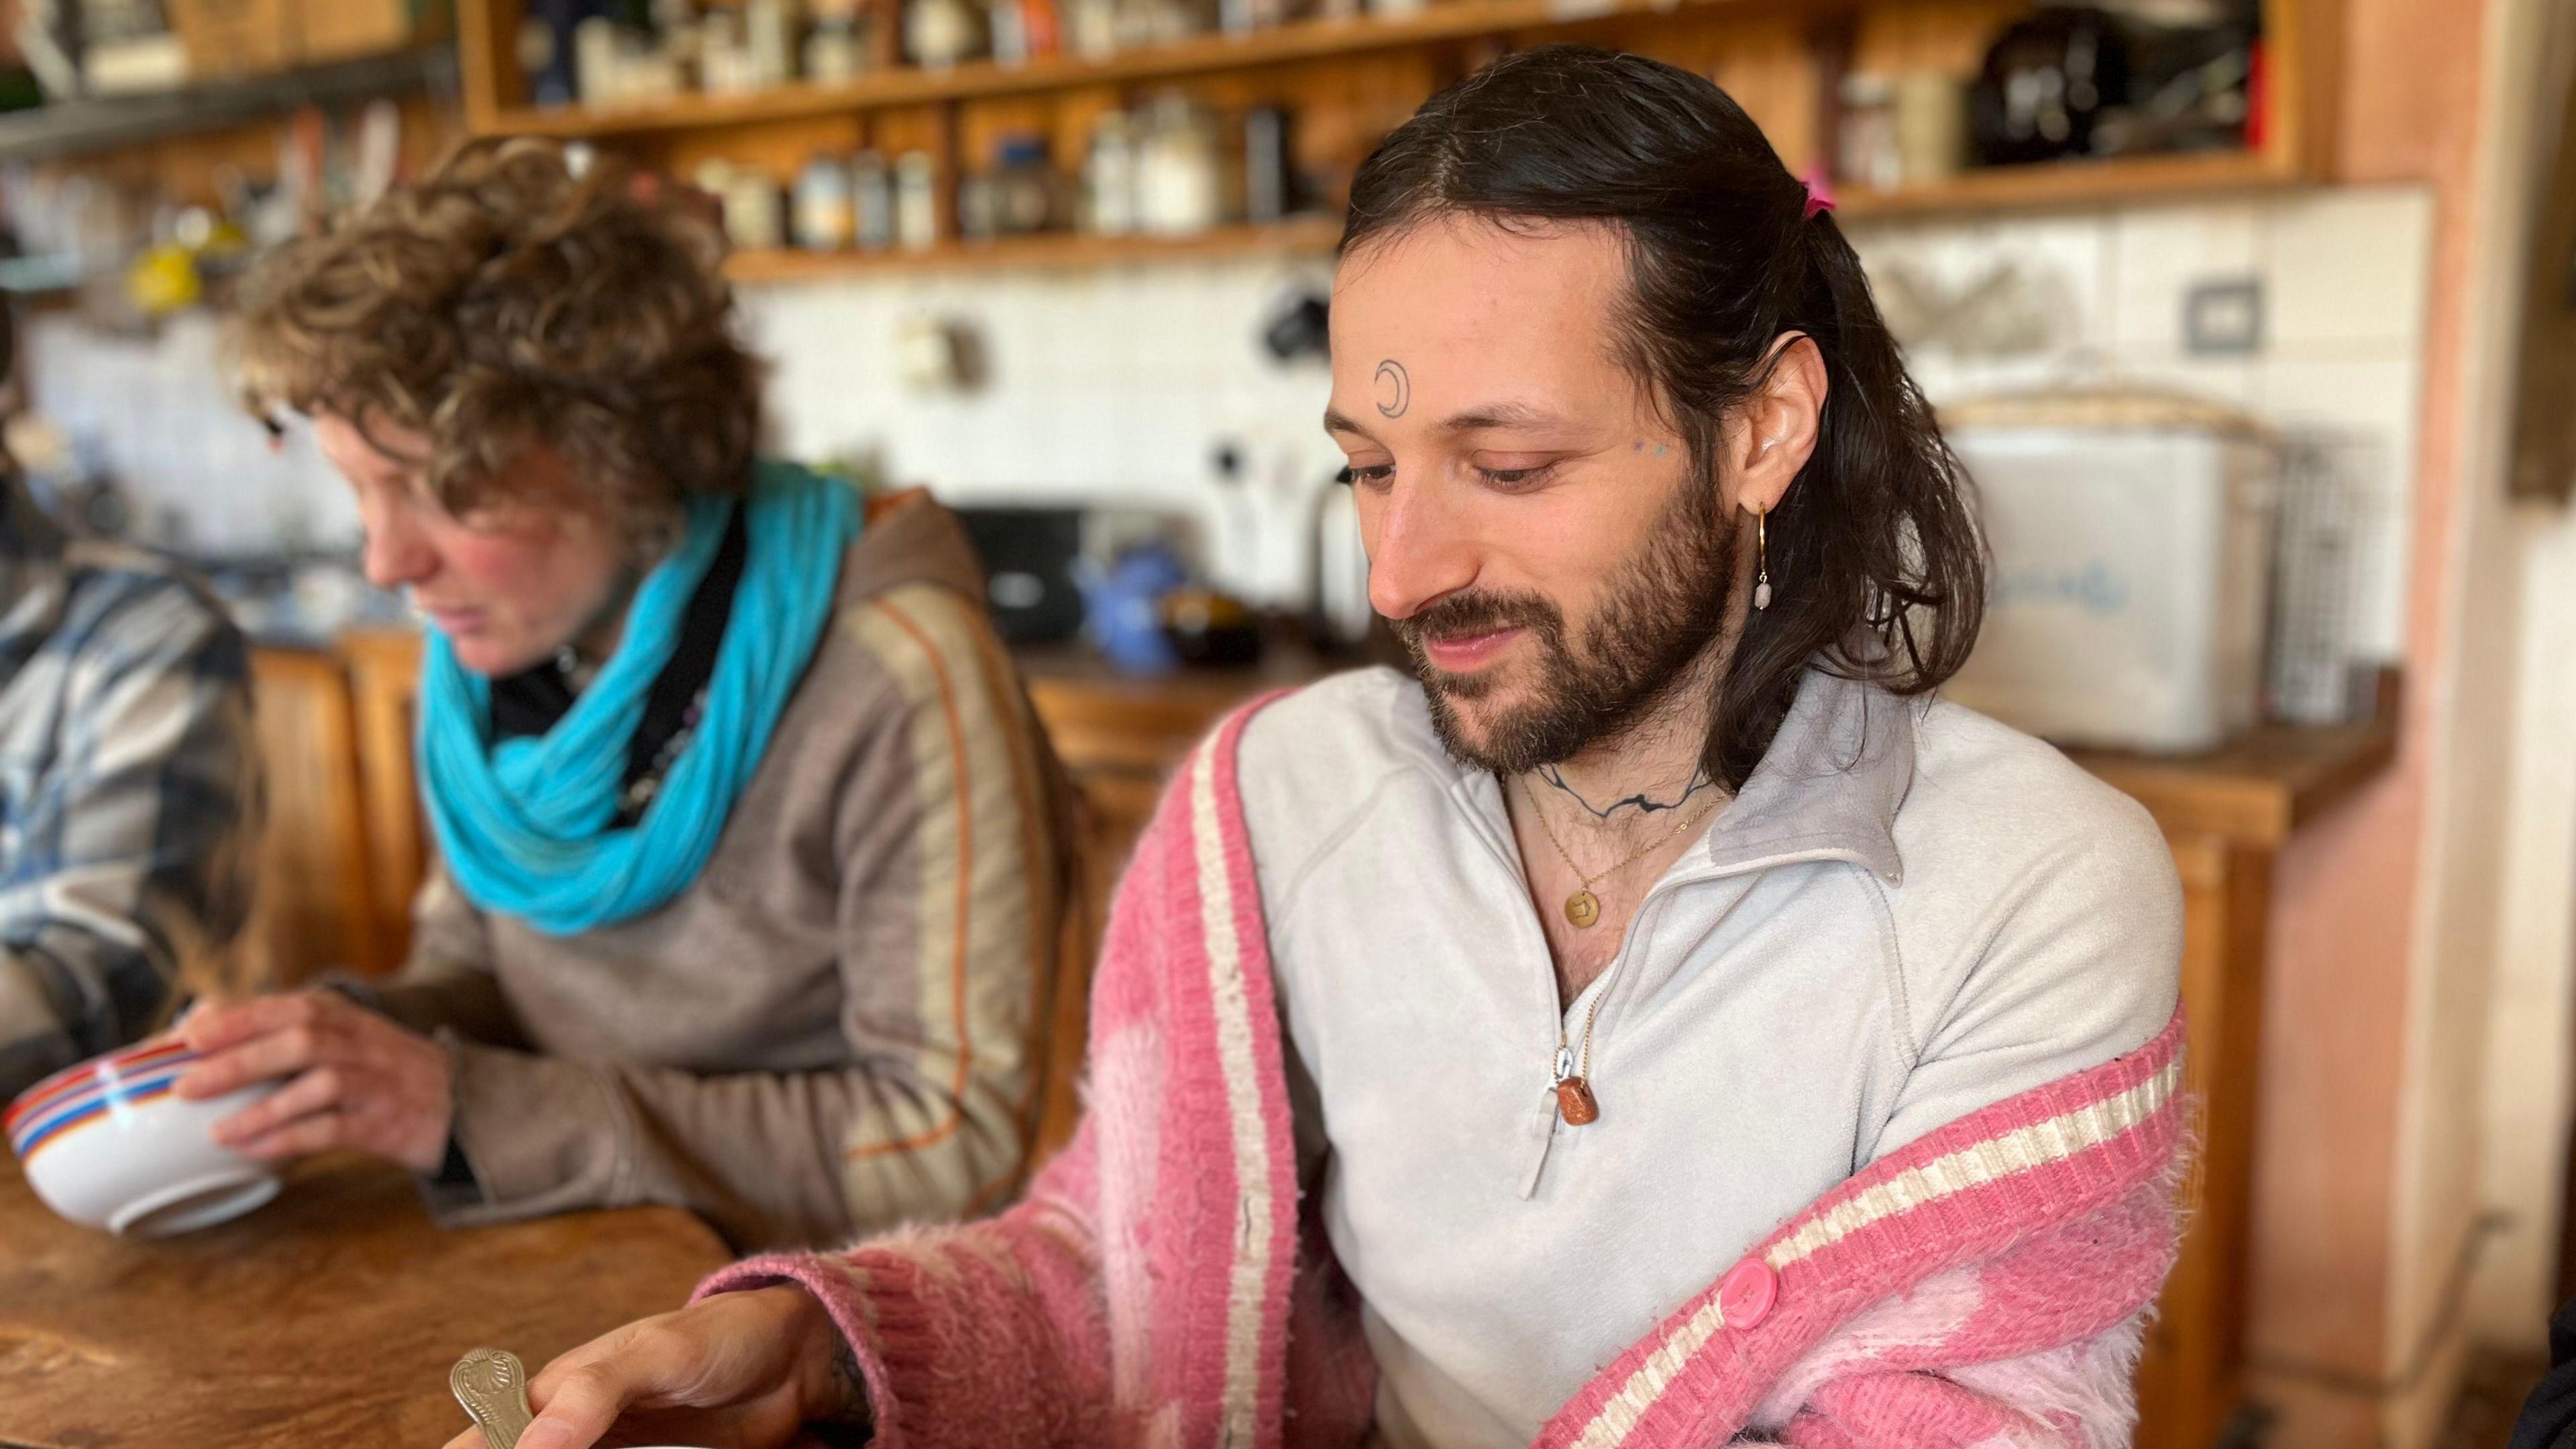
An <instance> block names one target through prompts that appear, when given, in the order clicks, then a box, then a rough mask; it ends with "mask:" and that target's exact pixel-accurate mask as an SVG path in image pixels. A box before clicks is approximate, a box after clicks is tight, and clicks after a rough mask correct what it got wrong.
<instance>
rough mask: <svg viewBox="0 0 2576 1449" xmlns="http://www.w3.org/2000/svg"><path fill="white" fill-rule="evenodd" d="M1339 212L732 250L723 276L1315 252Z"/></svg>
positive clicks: (771, 277) (1334, 236)
mask: <svg viewBox="0 0 2576 1449" xmlns="http://www.w3.org/2000/svg"><path fill="white" fill-rule="evenodd" d="M1341 235H1342V223H1341V220H1340V218H1338V217H1325V216H1316V217H1299V218H1297V219H1295V220H1292V221H1283V222H1276V223H1272V224H1267V225H1261V226H1224V227H1218V228H1216V229H1215V230H1213V231H1205V232H1200V233H1198V234H1197V235H1195V236H1182V237H1164V236H1084V235H1081V234H1079V233H1074V232H1048V233H1043V234H1040V235H1037V236H1017V237H997V238H995V239H993V240H991V241H944V242H941V243H940V244H939V245H937V246H935V247H932V248H929V249H928V250H925V251H899V250H898V251H875V252H862V251H832V252H807V251H795V250H791V249H784V248H782V249H780V250H776V251H757V252H736V253H734V254H733V255H732V256H730V257H728V258H726V259H725V275H726V276H728V277H730V278H732V279H733V280H734V281H736V282H747V283H763V282H802V281H814V280H819V279H821V278H825V277H842V276H852V275H864V274H869V273H881V272H909V271H951V270H980V269H986V268H996V267H1041V268H1045V267H1097V266H1112V265H1116V264H1119V263H1122V262H1156V261H1171V260H1178V259H1183V258H1217V257H1239V256H1260V255H1264V254H1270V253H1279V254H1290V255H1295V254H1306V255H1316V256H1320V255H1323V254H1324V253H1327V252H1330V251H1331V250H1332V249H1333V245H1334V243H1336V242H1338V241H1339V240H1340V239H1341Z"/></svg>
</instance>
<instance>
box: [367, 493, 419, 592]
mask: <svg viewBox="0 0 2576 1449" xmlns="http://www.w3.org/2000/svg"><path fill="white" fill-rule="evenodd" d="M358 523H359V526H360V527H362V528H364V529H365V530H366V535H367V546H366V549H365V551H364V553H363V554H362V555H361V566H362V567H363V568H364V569H365V571H366V575H367V582H368V583H371V584H374V585H375V586H376V587H377V588H380V589H400V588H408V587H410V586H412V585H414V584H418V583H421V582H424V581H425V580H427V579H428V578H429V577H430V575H432V574H435V573H437V572H438V550H437V549H435V548H434V547H432V546H431V544H430V541H429V535H428V534H427V533H426V532H425V531H423V530H422V528H421V526H420V521H419V519H417V518H416V517H414V516H413V512H412V508H411V504H410V502H409V501H408V500H402V499H362V500H361V501H360V503H359V505H358Z"/></svg>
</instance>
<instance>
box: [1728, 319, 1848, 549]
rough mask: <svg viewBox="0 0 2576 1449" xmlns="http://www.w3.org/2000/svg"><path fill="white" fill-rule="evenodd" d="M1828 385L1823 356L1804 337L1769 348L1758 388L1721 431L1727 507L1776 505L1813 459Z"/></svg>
mask: <svg viewBox="0 0 2576 1449" xmlns="http://www.w3.org/2000/svg"><path fill="white" fill-rule="evenodd" d="M1828 386H1829V384H1828V383H1827V382H1826V379H1825V359H1824V354H1822V353H1820V352H1818V351H1817V350H1816V344H1815V343H1814V342H1813V341H1812V340H1810V339H1809V338H1808V337H1807V335H1806V334H1805V333H1803V332H1791V333H1787V334H1785V335H1783V336H1782V337H1781V338H1780V340H1779V341H1777V342H1775V343H1773V344H1772V345H1771V359H1770V361H1769V362H1768V363H1767V364H1765V373H1764V376H1763V380H1762V382H1761V385H1760V386H1759V387H1757V388H1755V389H1754V393H1753V396H1751V397H1749V398H1747V399H1745V401H1744V403H1743V404H1742V405H1741V406H1740V407H1738V408H1737V409H1736V412H1735V421H1734V425H1733V426H1731V427H1729V428H1728V429H1727V430H1726V447H1727V451H1728V454H1729V456H1728V458H1727V459H1726V462H1727V463H1728V465H1729V466H1728V467H1727V469H1726V473H1725V476H1726V477H1727V478H1729V479H1730V480H1731V481H1732V482H1733V484H1734V486H1733V487H1732V488H1731V489H1730V490H1729V492H1730V494H1731V496H1730V497H1728V498H1727V499H1726V502H1727V504H1728V506H1729V507H1731V508H1740V509H1743V510H1744V511H1746V512H1748V513H1769V512H1770V511H1771V510H1773V509H1775V508H1778V507H1779V506H1780V500H1781V499H1782V498H1783V497H1784V496H1786V495H1787V494H1788V492H1789V485H1790V484H1791V483H1793V482H1795V481H1797V477H1798V470H1799V469H1801V468H1804V467H1806V466H1807V459H1809V458H1810V457H1812V456H1814V455H1815V451H1816V438H1817V434H1818V428H1819V423H1820V420H1821V419H1822V418H1823V417H1824V412H1825V393H1826V390H1827V388H1828Z"/></svg>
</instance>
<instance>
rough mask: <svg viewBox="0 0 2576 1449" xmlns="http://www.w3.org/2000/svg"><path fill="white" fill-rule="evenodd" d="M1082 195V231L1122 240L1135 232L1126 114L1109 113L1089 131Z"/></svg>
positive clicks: (1132, 143) (1132, 144) (1132, 153)
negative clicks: (1088, 151)
mask: <svg viewBox="0 0 2576 1449" xmlns="http://www.w3.org/2000/svg"><path fill="white" fill-rule="evenodd" d="M1082 191H1083V229H1084V230H1085V231H1088V232H1090V233H1092V234H1093V235H1095V236H1125V235H1126V234H1128V233H1129V232H1132V231H1134V230H1135V229H1136V140H1135V134H1134V130H1133V128H1132V127H1131V126H1130V125H1129V124H1128V121H1127V114H1126V112H1124V111H1110V112H1108V113H1107V114H1105V115H1103V116H1102V117H1101V118H1100V120H1099V123H1098V124H1096V125H1095V126H1093V127H1092V130H1091V154H1090V156H1089V157H1088V158H1087V159H1086V160H1085V161H1084V163H1083V168H1082Z"/></svg>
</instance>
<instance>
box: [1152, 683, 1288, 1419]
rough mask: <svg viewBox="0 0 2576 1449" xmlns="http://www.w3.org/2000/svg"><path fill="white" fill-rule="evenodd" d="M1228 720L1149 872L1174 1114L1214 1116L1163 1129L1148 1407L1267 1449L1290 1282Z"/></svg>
mask: <svg viewBox="0 0 2576 1449" xmlns="http://www.w3.org/2000/svg"><path fill="white" fill-rule="evenodd" d="M1266 703H1268V700H1266V699H1265V700H1262V701H1258V702H1256V703H1254V704H1252V705H1250V706H1247V707H1246V708H1244V709H1242V710H1239V711H1237V712H1236V713H1235V714H1234V715H1233V716H1231V717H1230V718H1228V719H1227V720H1226V721H1225V723H1224V724H1222V725H1220V726H1219V727H1218V729H1217V731H1216V733H1215V734H1214V735H1213V736H1212V737H1211V738H1210V739H1209V740H1208V741H1207V742H1206V743H1205V744H1204V745H1202V746H1201V747H1200V749H1199V751H1198V753H1197V754H1196V755H1194V756H1193V757H1192V758H1191V760H1190V761H1189V762H1188V763H1187V764H1186V765H1184V766H1183V768H1182V771H1181V773H1180V776H1179V777H1178V779H1177V780H1176V782H1175V785H1174V787H1173V789H1172V790H1171V792H1170V794H1169V795H1168V797H1167V798H1166V801H1165V804H1164V807H1163V809H1164V813H1165V815H1166V817H1167V820H1166V821H1165V822H1164V824H1163V826H1160V827H1158V829H1157V831H1156V835H1157V837H1158V838H1160V839H1163V840H1166V841H1168V842H1170V847H1169V849H1170V852H1171V856H1172V857H1173V858H1171V859H1168V860H1166V861H1163V862H1159V863H1158V864H1160V865H1161V866H1162V868H1163V870H1164V871H1165V884H1166V886H1167V888H1168V889H1169V891H1170V893H1171V894H1170V911H1169V915H1168V917H1167V922H1166V924H1167V927H1168V929H1170V930H1171V931H1172V933H1173V935H1172V938H1170V939H1168V940H1167V941H1166V942H1165V949H1166V950H1168V951H1170V952H1171V953H1172V956H1173V960H1174V964H1175V965H1176V966H1177V967H1178V968H1179V969H1175V970H1171V971H1169V972H1167V973H1165V975H1164V977H1163V980H1162V983H1161V985H1162V989H1163V1000H1162V1008H1163V1017H1164V1021H1165V1029H1166V1031H1167V1032H1168V1036H1167V1039H1166V1040H1167V1044H1168V1049H1169V1052H1170V1057H1169V1063H1170V1067H1169V1072H1170V1076H1169V1080H1168V1081H1167V1083H1166V1089H1167V1091H1168V1092H1169V1093H1170V1094H1171V1097H1172V1099H1173V1100H1176V1101H1190V1102H1201V1103H1206V1104H1208V1105H1209V1107H1210V1109H1211V1110H1206V1111H1201V1112H1192V1113H1186V1114H1168V1115H1166V1116H1165V1117H1164V1118H1163V1119H1162V1123H1161V1131H1162V1134H1163V1135H1162V1142H1161V1145H1160V1150H1159V1151H1158V1153H1157V1161H1156V1166H1155V1179H1156V1180H1155V1183H1154V1189H1153V1193H1152V1198H1153V1200H1154V1201H1155V1202H1156V1205H1157V1208H1158V1210H1160V1212H1161V1220H1160V1221H1159V1222H1158V1223H1157V1225H1156V1227H1155V1229H1154V1236H1153V1247H1152V1250H1151V1253H1152V1259H1153V1267H1154V1270H1155V1277H1156V1278H1157V1279H1158V1280H1159V1282H1160V1284H1161V1285H1163V1286H1164V1288H1165V1290H1166V1291H1164V1292H1163V1293H1160V1294H1158V1295H1157V1302H1156V1304H1155V1308H1154V1315H1153V1324H1152V1330H1151V1331H1152V1337H1153V1342H1154V1345H1155V1351H1156V1353H1157V1355H1158V1356H1163V1355H1168V1356H1169V1357H1170V1358H1171V1359H1172V1360H1173V1361H1172V1362H1170V1363H1169V1364H1167V1365H1166V1364H1158V1365H1156V1372H1155V1375H1154V1377H1155V1378H1156V1380H1157V1381H1158V1384H1159V1388H1158V1396H1159V1397H1160V1398H1162V1399H1163V1401H1164V1402H1165V1403H1166V1404H1168V1405H1170V1406H1171V1407H1172V1408H1173V1409H1175V1410H1176V1411H1177V1413H1178V1415H1179V1425H1178V1427H1179V1431H1180V1433H1179V1440H1180V1442H1181V1443H1182V1444H1184V1445H1188V1446H1217V1445H1238V1446H1245V1449H1276V1446H1277V1444H1278V1442H1279V1425H1280V1415H1279V1413H1278V1406H1279V1404H1280V1403H1281V1396H1282V1383H1281V1380H1282V1377H1283V1365H1284V1363H1285V1359H1286V1343H1285V1337H1284V1325H1285V1322H1286V1313H1287V1301H1288V1287H1289V1281H1290V1275H1291V1274H1292V1273H1293V1271H1294V1269H1295V1266H1296V1203H1297V1191H1296V1152H1295V1143H1294V1136H1293V1132H1292V1130H1291V1127H1290V1124H1289V1113H1288V1102H1287V1096H1286V1091H1285V1087H1284V1082H1285V1076H1284V1074H1283V1072H1282V1071H1281V1067H1280V1056H1279V1042H1278V1014H1277V1010H1276V1007H1275V1005H1274V1003H1273V1001H1272V996H1271V985H1270V958H1269V951H1268V931H1267V928H1266V926H1265V924H1264V922H1263V920H1262V917H1261V899H1260V888H1259V883H1258V879H1257V877H1256V876H1255V875H1254V872H1253V867H1252V853H1251V842H1250V839H1249V836H1248V833H1247V831H1246V830H1245V827H1244V824H1243V819H1242V803H1241V793H1240V791H1239V789H1238V788H1237V785H1236V780H1235V761H1236V755H1237V750H1238V746H1239V745H1240V742H1241V740H1242V735H1243V730H1244V727H1245V726H1246V725H1247V724H1248V723H1249V722H1250V720H1251V718H1252V716H1253V714H1254V713H1256V712H1257V711H1258V710H1259V709H1260V708H1261V707H1262V705H1263V704H1266Z"/></svg>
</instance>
